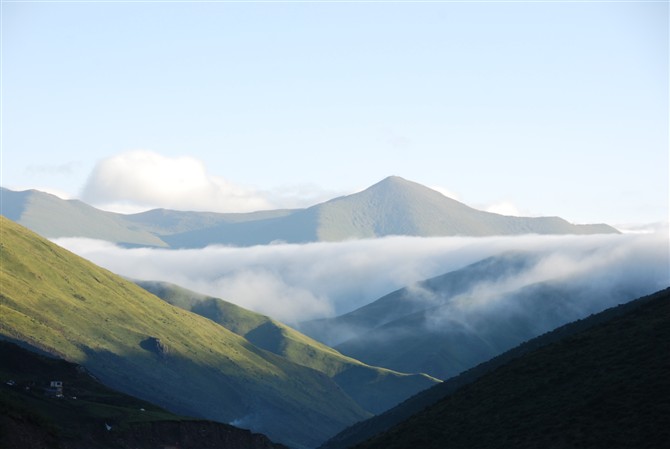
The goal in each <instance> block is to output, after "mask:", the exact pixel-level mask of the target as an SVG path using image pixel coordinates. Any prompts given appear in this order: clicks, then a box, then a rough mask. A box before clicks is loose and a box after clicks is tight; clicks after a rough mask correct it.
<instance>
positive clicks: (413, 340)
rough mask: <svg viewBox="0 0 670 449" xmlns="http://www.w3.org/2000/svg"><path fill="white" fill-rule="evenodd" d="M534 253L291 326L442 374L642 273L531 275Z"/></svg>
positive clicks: (376, 358) (631, 285)
mask: <svg viewBox="0 0 670 449" xmlns="http://www.w3.org/2000/svg"><path fill="white" fill-rule="evenodd" d="M542 260H543V255H542V254H541V253H532V252H509V253H505V254H502V255H499V256H494V257H490V258H487V259H484V260H482V261H479V262H476V263H474V264H471V265H468V266H466V267H464V268H462V269H459V270H456V271H453V272H449V273H446V274H444V275H441V276H437V277H435V278H432V279H429V280H426V281H423V282H419V283H417V284H416V285H413V286H408V287H405V288H402V289H399V290H397V291H395V292H392V293H389V294H388V295H386V296H384V297H382V298H380V299H378V300H376V301H373V302H372V303H370V304H367V305H365V306H363V307H361V308H359V309H356V310H354V311H352V312H349V313H347V314H345V315H342V316H339V317H335V318H330V319H323V320H316V321H311V322H306V323H301V324H300V325H299V326H298V328H299V329H300V330H301V331H302V332H304V333H306V334H308V335H311V336H312V337H314V338H315V339H317V340H320V341H323V342H326V343H327V344H329V345H332V346H333V347H334V348H335V349H337V350H338V351H340V352H341V353H343V354H346V355H348V356H350V357H353V358H355V359H357V360H361V361H363V362H365V363H368V364H371V365H375V366H384V367H387V368H390V369H394V370H398V371H402V372H422V373H427V374H430V375H431V376H435V377H437V378H439V379H448V378H450V377H453V376H455V375H457V374H458V373H460V372H462V371H464V370H467V369H469V368H471V367H473V366H475V365H477V364H479V363H481V362H484V361H486V360H488V359H490V358H492V357H494V356H496V355H498V354H500V353H502V352H504V351H506V350H508V349H510V348H513V347H515V346H517V345H519V344H520V343H522V342H524V341H526V340H528V339H531V338H534V337H536V336H538V335H541V334H543V333H545V332H547V331H550V330H551V329H553V328H555V327H558V326H561V325H563V324H565V323H568V322H570V321H574V320H577V319H581V318H584V317H586V316H588V315H589V314H591V313H596V312H599V311H601V310H603V309H604V308H606V307H610V306H612V305H615V304H618V303H621V302H625V301H627V300H628V299H629V298H631V297H638V296H640V295H643V294H648V293H650V292H651V291H653V290H652V287H651V286H649V285H647V284H646V283H645V282H644V280H628V279H619V278H613V279H611V280H608V282H607V283H602V282H596V281H595V280H594V279H592V278H590V277H588V276H587V277H586V278H583V277H581V276H576V277H573V276H564V275H561V274H560V270H559V271H558V273H557V274H556V275H553V276H551V277H549V278H547V279H544V280H541V281H533V280H532V279H533V278H532V275H530V274H529V273H532V272H533V270H534V269H535V268H536V267H537V266H538V264H539V263H540V262H541V261H542Z"/></svg>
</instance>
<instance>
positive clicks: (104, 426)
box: [0, 341, 285, 449]
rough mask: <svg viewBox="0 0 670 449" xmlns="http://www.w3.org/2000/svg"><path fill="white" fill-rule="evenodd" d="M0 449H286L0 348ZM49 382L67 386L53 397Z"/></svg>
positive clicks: (50, 361) (55, 362) (58, 363)
mask: <svg viewBox="0 0 670 449" xmlns="http://www.w3.org/2000/svg"><path fill="white" fill-rule="evenodd" d="M0 360H2V364H0V447H3V448H12V449H35V448H62V449H154V448H156V447H165V446H171V445H175V443H176V445H177V446H179V447H180V448H184V449H196V448H197V449H215V448H221V447H236V448H239V449H272V448H277V449H280V448H285V446H281V445H278V444H273V443H272V442H270V440H268V439H267V438H266V437H265V436H263V435H258V434H252V433H251V432H249V431H248V430H242V429H238V428H236V427H233V426H230V425H227V424H222V423H217V422H212V421H204V420H194V419H192V418H185V417H182V416H178V415H175V414H172V413H169V412H167V411H165V410H163V409H160V408H159V407H156V406H155V405H153V404H150V403H148V402H145V401H142V400H139V399H137V398H134V397H132V396H128V395H125V394H123V393H119V392H117V391H114V390H112V389H110V388H107V387H105V386H104V385H102V384H101V383H100V382H98V381H97V380H96V379H95V378H94V377H93V376H91V374H90V373H88V372H87V371H86V369H84V368H83V367H82V366H80V365H76V364H73V363H69V362H66V361H64V360H61V359H56V358H48V357H45V356H41V355H38V354H36V353H34V352H31V351H28V350H26V349H23V348H21V347H19V346H17V345H15V344H12V343H9V342H5V341H0ZM52 381H59V382H61V385H62V387H61V388H62V390H61V392H62V396H61V397H59V396H56V394H58V390H55V389H54V390H53V391H52V392H49V390H50V389H51V388H50V384H51V382H52Z"/></svg>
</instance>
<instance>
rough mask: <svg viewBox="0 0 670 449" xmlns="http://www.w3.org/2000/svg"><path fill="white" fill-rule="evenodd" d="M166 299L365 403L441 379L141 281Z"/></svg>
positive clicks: (387, 404) (393, 400) (397, 398)
mask: <svg viewBox="0 0 670 449" xmlns="http://www.w3.org/2000/svg"><path fill="white" fill-rule="evenodd" d="M137 283H138V285H140V286H141V287H143V288H145V289H147V290H148V291H150V292H152V293H154V294H155V295H156V296H158V297H160V298H162V299H164V300H165V301H167V302H168V303H170V304H172V305H175V306H177V307H181V308H183V309H185V310H189V311H191V312H194V313H197V314H199V315H202V316H204V317H206V318H209V319H210V320H212V321H214V322H216V323H218V324H220V325H221V326H223V327H225V328H226V329H229V330H230V331H232V332H234V333H236V334H238V335H240V336H243V337H244V338H245V339H247V340H248V341H250V342H251V343H253V344H254V345H255V346H257V347H259V348H262V349H265V350H267V351H270V352H272V353H274V354H277V355H279V356H281V357H283V358H285V359H287V360H290V361H291V362H293V363H296V364H299V365H302V366H305V367H308V368H311V369H314V370H316V371H319V372H321V373H323V374H325V375H326V376H328V377H330V378H332V379H333V380H334V381H335V382H336V383H337V385H338V386H339V387H340V388H342V390H344V391H345V392H346V393H347V394H348V395H349V396H351V397H352V398H353V399H354V400H355V401H356V402H357V403H358V404H359V405H360V406H361V407H362V408H364V409H365V410H367V411H369V412H371V413H375V414H376V413H380V412H383V411H385V410H387V409H389V408H391V407H392V406H394V405H396V404H398V403H399V402H401V401H403V400H404V399H406V398H408V397H410V396H412V395H413V394H415V393H417V392H419V391H421V390H424V389H426V388H429V387H431V386H433V385H435V384H436V383H438V382H439V381H438V380H437V379H434V378H432V377H430V376H427V375H425V374H404V373H399V372H397V371H392V370H389V369H385V368H379V367H374V366H369V365H366V364H364V363H362V362H360V361H358V360H355V359H353V358H351V357H347V356H345V355H342V354H341V353H339V352H338V351H336V350H334V349H333V348H330V347H328V346H326V345H324V344H322V343H319V342H317V341H316V340H314V339H312V338H310V337H308V336H306V335H304V334H301V333H300V332H298V331H296V330H295V329H292V328H291V327H288V326H286V325H284V324H282V323H279V322H277V321H275V320H273V319H271V318H269V317H267V316H264V315H260V314H258V313H254V312H251V311H249V310H246V309H243V308H241V307H238V306H236V305H234V304H231V303H229V302H227V301H224V300H222V299H219V298H213V297H208V296H204V295H200V294H198V293H195V292H192V291H189V290H187V289H184V288H181V287H178V286H175V285H171V284H168V283H162V282H137Z"/></svg>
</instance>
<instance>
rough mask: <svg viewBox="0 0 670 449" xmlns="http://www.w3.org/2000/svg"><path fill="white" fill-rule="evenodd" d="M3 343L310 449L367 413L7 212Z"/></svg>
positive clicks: (1, 233)
mask: <svg viewBox="0 0 670 449" xmlns="http://www.w3.org/2000/svg"><path fill="white" fill-rule="evenodd" d="M0 237H1V239H0V244H1V245H0V262H1V263H0V284H1V285H2V291H1V292H0V316H2V320H1V321H0V338H2V339H5V340H10V341H15V342H21V343H22V344H23V345H26V346H29V347H31V348H35V349H39V350H41V351H44V352H46V353H49V354H53V355H56V356H59V357H62V358H63V359H65V360H67V361H70V362H73V363H78V364H80V365H82V366H84V367H85V368H86V369H87V370H88V371H90V372H91V373H92V374H93V375H95V376H96V377H97V378H98V379H100V380H101V381H102V382H103V383H104V384H106V385H108V386H109V387H111V388H114V389H117V390H119V391H121V392H123V393H126V394H130V395H133V396H136V397H138V398H140V399H143V400H146V401H149V402H152V403H155V404H157V405H159V406H161V407H164V408H166V409H168V410H170V411H172V412H174V413H178V414H180V415H186V416H194V417H199V418H207V419H210V420H215V421H220V422H225V423H234V424H236V425H238V426H241V427H244V428H249V429H252V430H253V431H255V432H260V433H264V434H266V435H268V436H269V437H270V438H271V439H273V440H274V441H278V442H281V443H284V444H287V445H289V446H292V447H296V448H304V447H313V446H315V445H316V444H318V443H320V442H321V441H323V440H324V439H325V438H327V437H328V436H330V435H332V434H334V433H336V432H337V431H338V430H340V429H342V428H344V427H345V426H347V425H349V424H351V423H353V422H356V421H358V420H360V419H362V418H365V417H369V416H370V413H369V412H366V411H365V410H363V409H362V408H361V407H360V406H359V405H358V404H357V403H356V402H355V401H354V400H353V399H351V397H349V396H348V395H346V394H345V393H344V392H343V391H342V389H341V388H340V387H339V386H338V385H337V384H336V383H335V382H334V381H333V380H332V379H331V378H330V377H328V376H326V375H325V374H323V373H321V372H319V371H316V370H313V369H311V368H307V367H305V366H304V365H298V364H296V363H293V362H291V361H289V360H287V359H286V358H284V357H280V356H278V355H276V354H274V353H272V352H270V351H267V350H264V349H261V348H259V347H257V346H255V345H253V344H252V343H251V342H250V341H249V340H247V339H245V338H243V337H242V336H240V335H238V334H235V333H234V332H231V331H229V330H228V329H226V328H224V327H222V326H220V325H219V324H217V323H215V322H213V321H211V320H209V319H206V318H204V317H201V316H199V315H196V314H193V313H191V312H188V311H185V310H183V309H181V308H178V307H174V306H172V305H170V304H168V303H167V302H165V301H163V300H161V299H159V298H157V297H156V296H154V295H152V294H150V293H148V292H147V291H145V290H143V289H142V288H140V287H139V286H137V285H135V284H133V283H131V282H129V281H126V280H124V279H122V278H120V277H119V276H116V275H114V274H112V273H111V272H109V271H107V270H104V269H101V268H99V267H97V266H95V265H94V264H92V263H90V262H88V261H86V260H84V259H81V258H80V257H77V256H75V255H73V254H72V253H70V252H68V251H66V250H64V249H62V248H60V247H58V246H57V245H54V244H52V243H50V242H49V241H47V240H45V239H44V238H41V237H39V236H38V235H36V234H34V233H33V232H30V231H28V230H27V229H25V228H23V227H21V226H19V225H17V224H15V223H13V222H12V221H10V220H8V219H6V218H4V217H0Z"/></svg>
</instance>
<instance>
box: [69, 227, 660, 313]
mask: <svg viewBox="0 0 670 449" xmlns="http://www.w3.org/2000/svg"><path fill="white" fill-rule="evenodd" d="M56 243H57V244H59V245H61V246H63V247H65V248H67V249H69V250H71V251H73V252H75V253H76V254H79V255H80V256H82V257H84V258H86V259H89V260H91V261H93V262H94V263H96V264H98V265H101V266H103V267H105V268H107V269H109V270H111V271H113V272H115V273H118V274H120V275H123V276H127V277H130V278H134V279H141V280H154V281H166V282H172V283H175V284H178V285H181V286H183V287H185V288H188V289H191V290H194V291H197V292H200V293H204V294H208V295H212V296H216V297H220V298H222V299H225V300H227V301H230V302H233V303H235V304H238V305H240V306H242V307H245V308H248V309H251V310H254V311H257V312H260V313H264V314H267V315H270V316H272V317H274V318H277V319H279V320H282V321H284V322H287V323H289V324H292V323H297V322H300V321H304V320H309V319H315V318H322V317H329V316H335V315H340V314H343V313H346V312H348V311H351V310H353V309H356V308H358V307H361V306H363V305H365V304H367V303H369V302H372V301H374V300H376V299H378V298H379V297H381V296H383V295H385V294H387V293H389V292H391V291H394V290H396V289H398V288H401V287H405V286H408V285H412V284H414V283H416V282H418V281H421V280H424V279H427V278H430V277H434V276H437V275H440V274H444V273H447V272H450V271H453V270H456V269H459V268H462V267H464V266H466V265H469V264H471V263H474V262H476V261H479V260H481V259H483V258H485V257H489V256H492V255H496V254H500V253H502V252H505V251H510V250H513V251H528V252H536V253H542V254H544V255H545V259H544V260H545V262H544V263H542V264H539V265H538V266H537V268H536V269H535V271H533V272H529V273H526V274H525V276H526V277H525V278H523V277H522V278H518V279H513V280H509V282H512V283H513V285H512V286H513V287H515V288H516V287H517V286H518V285H523V284H527V283H531V282H537V281H539V280H542V279H549V278H555V277H559V276H565V275H568V274H571V273H572V274H571V275H573V274H581V275H583V276H584V277H585V279H588V276H590V274H591V273H594V272H598V273H599V276H600V277H599V282H600V281H603V282H604V280H606V279H607V278H608V277H609V278H610V280H612V281H616V280H617V279H619V278H622V279H628V278H631V277H634V278H636V279H637V278H639V279H643V282H644V283H645V285H647V287H648V290H649V292H651V291H655V290H658V289H661V288H664V287H666V286H668V285H670V273H669V272H670V269H669V268H668V265H669V262H668V236H667V235H666V234H646V235H637V234H625V235H597V236H517V237H490V238H454V237H445V238H419V237H389V238H384V239H374V240H358V241H347V242H338V243H310V244H302V245H289V244H278V245H268V246H256V247H250V248H231V247H222V246H212V247H208V248H204V249H187V250H165V249H148V248H139V249H125V248H120V247H117V246H115V245H113V244H111V243H107V242H101V241H95V240H87V239H80V238H75V239H73V238H69V239H57V240H56ZM585 261H586V262H585ZM587 262H588V263H587ZM498 287H500V286H498ZM506 288H511V287H510V286H508V287H506ZM631 299H632V298H631Z"/></svg>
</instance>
